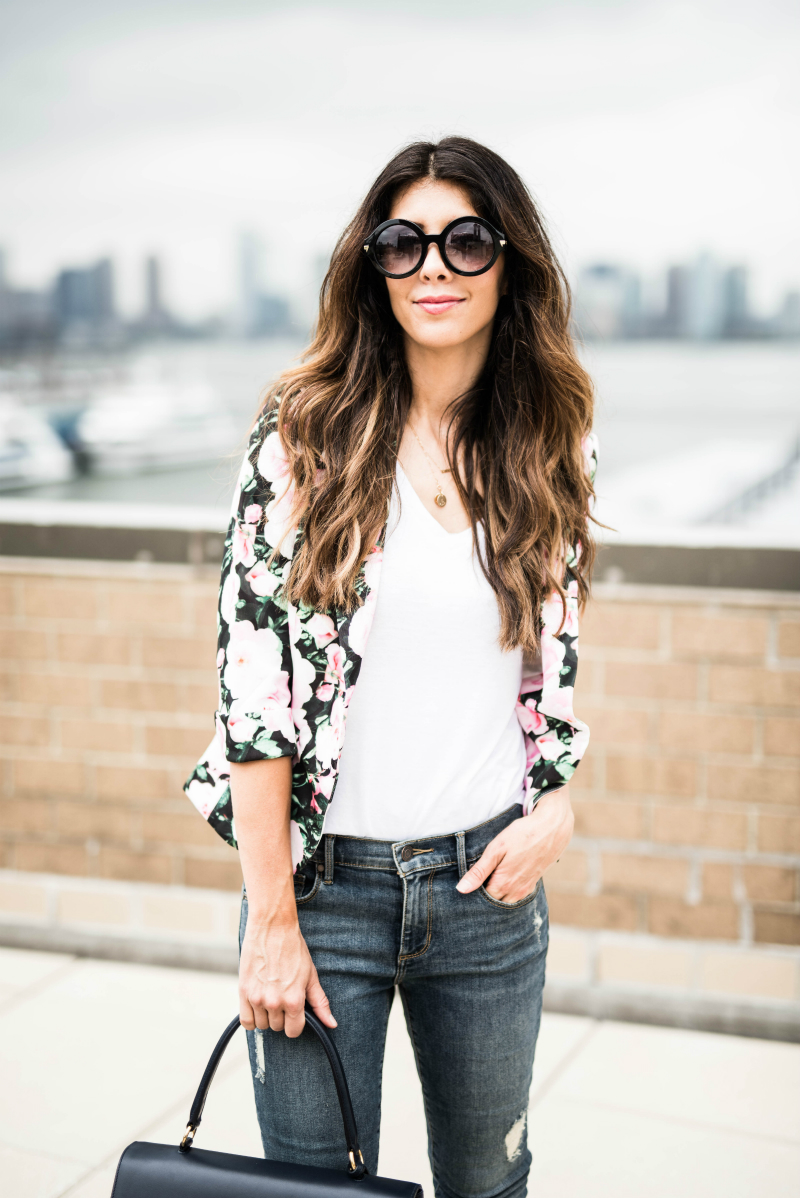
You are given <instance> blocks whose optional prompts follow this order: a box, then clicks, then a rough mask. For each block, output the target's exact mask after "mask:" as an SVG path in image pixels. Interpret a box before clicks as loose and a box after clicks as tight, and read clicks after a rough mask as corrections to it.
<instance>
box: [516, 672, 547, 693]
mask: <svg viewBox="0 0 800 1198" xmlns="http://www.w3.org/2000/svg"><path fill="white" fill-rule="evenodd" d="M543 686H544V675H543V674H542V672H541V670H540V671H539V673H538V674H526V675H525V676H524V677H523V679H522V686H521V687H520V692H519V693H520V694H521V695H528V694H530V692H531V691H540V690H541V689H542V687H543Z"/></svg>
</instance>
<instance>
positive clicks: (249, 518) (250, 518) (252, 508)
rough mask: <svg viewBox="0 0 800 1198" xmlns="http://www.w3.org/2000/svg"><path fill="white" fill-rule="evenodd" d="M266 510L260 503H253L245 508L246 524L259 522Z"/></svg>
mask: <svg viewBox="0 0 800 1198" xmlns="http://www.w3.org/2000/svg"><path fill="white" fill-rule="evenodd" d="M263 514H264V511H263V508H262V507H261V504H260V503H251V504H248V506H247V507H246V508H245V509H244V522H245V524H258V522H259V520H260V519H261V517H262V516H263Z"/></svg>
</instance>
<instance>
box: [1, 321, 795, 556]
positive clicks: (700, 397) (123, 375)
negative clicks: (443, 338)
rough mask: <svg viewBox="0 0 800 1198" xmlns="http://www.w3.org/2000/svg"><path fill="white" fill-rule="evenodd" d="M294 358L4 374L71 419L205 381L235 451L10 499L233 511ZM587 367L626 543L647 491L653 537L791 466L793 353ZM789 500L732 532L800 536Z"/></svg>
mask: <svg viewBox="0 0 800 1198" xmlns="http://www.w3.org/2000/svg"><path fill="white" fill-rule="evenodd" d="M301 348H302V346H301V345H300V344H299V343H297V342H292V341H261V342H236V343H232V342H230V343H229V342H203V343H165V344H163V345H159V346H150V347H147V348H142V349H139V350H135V351H129V352H127V353H125V354H119V355H111V356H104V357H102V358H100V357H95V358H92V357H84V358H77V357H75V356H70V357H63V358H53V359H49V360H48V361H47V362H46V363H43V362H38V363H37V362H35V361H32V362H30V363H27V364H19V363H17V364H15V365H14V366H13V367H10V368H9V367H8V366H7V368H6V369H5V371H4V372H3V373H2V374H0V378H1V379H2V382H3V384H4V385H5V387H6V388H7V389H13V390H15V391H16V392H17V394H19V395H20V396H21V397H22V398H24V399H25V401H26V402H28V403H31V404H34V405H36V406H41V407H43V408H45V409H47V410H48V411H49V412H50V413H53V412H62V413H63V412H68V411H70V410H71V409H77V408H79V407H80V406H81V405H83V404H85V402H86V401H87V399H88V398H89V396H90V395H91V394H92V392H93V391H94V390H95V389H96V388H97V387H98V386H102V385H106V386H107V385H109V384H110V383H113V382H120V381H123V382H124V381H133V380H136V379H148V378H149V379H160V380H162V381H167V382H176V383H182V382H197V381H205V382H208V383H210V384H211V386H212V387H213V388H214V389H215V392H216V393H217V395H218V397H219V403H220V405H222V406H224V408H225V409H226V410H227V411H228V412H229V413H230V414H231V417H232V420H233V422H234V425H235V431H236V433H237V437H238V440H236V443H235V444H234V445H233V446H226V447H225V452H223V453H220V454H219V455H218V456H217V457H216V458H215V459H214V460H212V461H208V462H204V463H200V464H196V465H192V466H184V467H181V468H172V469H165V470H162V471H158V472H151V473H147V474H138V475H131V476H121V477H114V478H97V477H92V476H86V475H84V476H80V477H78V478H75V479H74V480H72V481H69V482H64V483H51V484H48V485H44V486H38V487H35V488H26V489H25V490H24V491H18V492H16V493H15V496H16V497H20V498H22V497H26V496H27V497H30V498H37V499H41V498H48V499H53V500H98V501H103V502H109V501H111V502H114V501H116V502H125V503H143V502H144V503H157V504H181V505H195V504H197V505H203V506H213V507H227V506H228V503H229V501H230V495H231V491H232V487H233V485H234V481H235V477H236V473H237V470H238V465H239V461H240V459H241V452H242V449H243V446H244V443H245V439H246V436H247V432H248V429H249V427H250V423H251V421H252V418H253V415H254V413H255V411H256V410H257V407H258V402H259V395H260V393H261V391H262V390H263V388H264V386H265V385H266V384H267V383H268V382H269V381H270V380H271V379H272V378H274V377H275V376H276V375H277V374H278V373H279V372H280V370H281V369H283V368H284V367H285V366H287V365H288V364H289V363H290V362H291V361H292V359H293V358H294V357H295V356H296V355H297V354H298V353H299V352H300V350H301ZM582 355H583V358H584V361H585V364H586V366H587V368H588V369H589V371H590V372H591V374H592V376H593V378H594V380H595V383H596V388H597V409H596V420H595V429H596V431H597V433H598V435H599V439H600V446H601V453H600V474H599V477H598V491H599V494H600V497H601V508H602V505H603V504H606V505H611V506H607V509H606V510H607V511H608V512H611V511H612V507H613V514H614V516H615V518H616V527H617V528H619V529H620V531H621V532H625V530H626V527H629V526H631V525H632V524H633V523H635V522H636V519H637V516H638V517H641V512H642V511H643V510H644V509H643V508H642V487H643V486H644V487H645V489H646V490H647V489H648V488H649V494H647V495H645V500H647V501H648V502H649V507H647V503H646V504H645V507H647V511H648V514H647V520H648V521H649V522H650V523H651V524H652V523H656V524H658V523H661V524H662V525H663V524H665V523H670V522H671V523H673V524H679V525H687V524H693V523H694V524H696V523H702V521H703V519H704V518H705V517H707V515H708V512H709V511H711V510H712V509H715V505H716V507H717V508H718V507H719V505H720V504H721V503H723V502H724V501H727V500H728V499H729V498H731V496H732V494H733V493H734V492H736V490H737V486H738V488H739V490H742V489H743V488H744V486H745V484H746V483H749V481H750V479H749V476H748V472H747V470H746V469H742V468H741V467H740V466H738V465H736V463H737V462H744V463H745V464H747V461H748V458H749V459H750V462H751V464H752V468H753V471H755V472H756V473H758V471H760V470H762V469H766V466H764V467H762V466H761V464H760V463H761V462H768V461H772V460H773V459H775V460H778V459H780V458H781V455H783V456H784V457H786V456H787V455H788V454H789V451H790V449H791V446H792V445H793V444H794V443H795V442H796V441H797V439H798V437H800V346H798V345H796V344H795V345H793V344H787V343H783V344H770V343H741V342H740V343H719V344H706V345H704V344H696V345H695V344H687V343H663V342H628V343H615V344H600V343H594V344H591V345H588V346H586V347H585V348H584V349H583V351H582ZM726 447H727V448H726ZM726 462H727V470H726V469H725V463H726ZM642 468H644V470H643V469H642ZM643 478H644V482H643V481H642V480H643ZM701 483H702V485H700V484H701ZM676 488H680V489H681V496H680V502H678V496H677V492H676V490H675V489H676ZM687 488H688V490H689V492H690V496H689V500H688V501H687V497H686V494H685V492H686V490H687ZM781 488H782V489H781ZM695 492H696V493H697V502H696V504H695V506H694V507H693V506H692V500H691V496H692V495H694V494H695ZM7 494H8V493H7ZM671 494H672V496H674V498H671ZM797 494H798V491H797V479H796V478H794V479H792V478H791V477H790V478H788V481H787V484H786V486H783V484H781V487H779V488H778V491H777V492H776V493H775V494H773V495H771V496H770V497H768V500H765V501H764V503H763V504H762V505H761V508H758V509H757V510H754V511H749V512H744V513H742V514H741V515H740V516H738V517H737V520H738V522H739V523H741V524H742V525H743V526H744V525H747V526H748V527H750V528H751V529H752V528H756V529H757V528H758V527H759V520H762V522H764V521H766V520H767V515H768V526H769V527H770V528H775V527H778V526H781V525H782V523H783V524H784V525H785V524H787V522H788V523H789V524H794V525H796V526H798V527H800V521H798V520H797V514H796V511H795V502H796V498H797ZM610 522H612V523H613V522H614V521H610ZM766 527H767V525H766V524H765V528H766ZM765 535H766V532H765Z"/></svg>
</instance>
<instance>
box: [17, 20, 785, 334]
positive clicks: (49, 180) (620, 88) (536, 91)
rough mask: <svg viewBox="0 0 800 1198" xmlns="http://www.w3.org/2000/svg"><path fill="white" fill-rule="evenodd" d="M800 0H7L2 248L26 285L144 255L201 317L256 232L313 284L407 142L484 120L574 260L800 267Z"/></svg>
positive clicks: (761, 279) (772, 280) (468, 128)
mask: <svg viewBox="0 0 800 1198" xmlns="http://www.w3.org/2000/svg"><path fill="white" fill-rule="evenodd" d="M798 62H800V6H798V5H797V4H796V3H789V2H785V0H760V2H752V3H750V2H748V3H745V2H743V0H727V2H726V3H722V2H717V0H700V2H698V3H691V4H684V3H680V2H677V3H676V2H674V0H673V2H671V3H663V2H661V0H654V2H653V3H647V2H640V3H630V2H627V0H618V2H616V3H614V2H603V0H599V2H595V3H579V2H577V0H558V2H553V0H540V2H538V3H537V2H536V0H528V2H527V3H524V4H523V3H519V2H514V0H491V2H487V0H482V2H481V3H478V2H477V0H453V2H451V0H428V2H427V3H423V2H421V0H404V2H403V3H397V4H394V5H390V4H386V3H383V4H380V3H374V2H373V3H371V4H366V3H362V4H359V3H321V4H316V5H305V4H303V3H302V2H300V3H298V2H295V3H292V4H291V5H290V4H285V3H282V2H272V3H270V2H268V0H261V2H259V3H255V2H252V0H227V2H226V3H225V4H219V3H216V2H213V3H212V2H211V0H158V2H156V0H114V2H113V3H108V0H103V2H102V3H98V2H97V0H5V4H4V7H3V16H2V17H0V114H2V115H1V116H0V245H2V246H5V248H6V250H7V252H8V256H9V266H10V272H11V275H12V278H13V280H14V281H15V282H18V283H19V284H25V285H40V284H45V283H46V282H49V280H50V279H51V278H52V275H53V273H54V271H55V269H56V267H57V266H59V265H64V264H81V263H83V262H87V261H90V260H92V259H93V258H96V257H98V256H100V255H101V254H111V255H112V256H113V257H114V258H115V260H116V262H117V264H118V276H119V280H120V290H121V292H122V300H123V302H124V304H125V306H126V308H127V309H128V310H129V311H135V310H136V309H137V307H138V306H140V305H141V302H142V296H141V290H142V288H141V278H140V276H141V266H140V260H141V257H142V256H143V255H144V254H145V253H147V252H151V251H156V252H158V253H160V254H161V255H162V256H163V258H164V262H165V267H166V271H167V298H168V299H169V301H170V303H171V304H172V306H173V307H174V308H175V309H176V310H178V311H180V312H181V313H183V314H186V315H191V316H201V315H204V314H206V313H209V312H213V311H220V310H222V309H224V308H225V307H226V306H227V305H229V304H230V303H231V301H232V298H233V294H234V258H235V243H236V236H237V231H239V230H242V229H252V230H255V231H257V232H259V233H260V234H261V235H262V236H263V237H264V239H265V241H266V242H267V244H268V247H269V270H270V275H271V281H272V282H273V284H274V285H275V286H276V287H279V288H281V289H286V290H288V291H289V292H290V293H292V294H294V295H297V296H301V295H302V294H303V293H304V291H305V292H307V290H308V286H309V280H310V277H311V266H310V263H311V261H312V259H313V256H314V255H315V254H319V253H320V252H323V251H325V250H327V249H329V248H330V246H331V245H332V243H333V241H334V239H335V236H336V234H337V233H338V231H339V230H340V228H341V227H342V225H343V224H344V223H345V221H346V220H347V218H348V216H349V215H350V214H351V213H352V211H353V209H354V207H355V206H356V204H357V202H358V200H359V198H360V196H361V194H362V192H363V191H364V189H365V188H366V186H367V185H368V183H369V182H370V181H371V179H372V177H373V176H374V175H375V173H376V172H377V171H378V170H379V169H380V167H381V166H382V165H383V164H384V162H385V161H386V159H387V158H388V157H389V156H390V155H391V154H392V153H393V151H394V150H395V149H397V148H398V147H399V146H400V145H402V144H403V143H405V142H407V141H409V140H411V139H414V138H417V137H426V138H427V137H437V136H440V135H442V134H445V133H449V132H458V133H465V134H468V135H469V136H471V137H475V138H477V139H479V140H482V141H485V142H487V143H488V144H489V145H491V146H493V147H494V148H495V149H497V150H498V151H499V152H500V153H502V154H504V155H505V156H506V157H507V158H508V159H509V161H510V162H512V163H513V165H514V166H516V167H517V168H518V169H519V170H520V171H521V173H522V174H523V175H524V177H525V179H526V180H527V182H528V183H529V185H530V186H531V188H532V190H533V192H534V194H535V195H536V197H537V198H538V199H539V201H540V203H541V205H542V207H543V209H544V212H545V215H546V217H547V218H548V220H549V223H550V226H551V229H552V231H553V233H554V237H555V241H556V245H557V246H558V248H559V250H560V251H561V253H562V255H563V257H564V259H565V261H566V263H567V265H568V267H569V268H570V269H571V270H574V269H575V268H576V267H577V265H579V264H580V263H582V262H585V261H589V260H596V259H606V260H607V259H611V260H620V261H623V262H627V263H629V264H631V265H634V266H638V267H642V268H644V269H646V270H653V271H654V270H656V269H657V268H659V267H660V266H661V265H662V264H664V263H665V262H668V261H674V260H681V259H686V258H688V257H691V256H693V255H694V254H696V253H697V252H698V251H700V250H702V249H706V248H708V249H710V250H711V251H713V252H715V253H717V254H718V255H720V256H721V257H723V258H725V259H730V260H733V261H747V262H749V263H750V264H751V265H752V267H753V269H754V272H755V281H756V284H757V296H758V299H759V300H760V302H761V303H762V304H771V303H773V302H774V301H775V300H776V299H777V296H778V294H779V292H780V291H781V290H782V289H783V288H785V287H788V286H791V285H794V286H797V285H798V284H800V241H799V239H798V231H797V228H798V210H800V195H799V193H800V186H798V184H799V182H800V170H799V169H798V153H797V144H798V119H797V118H798V111H800V102H799V101H800V71H798Z"/></svg>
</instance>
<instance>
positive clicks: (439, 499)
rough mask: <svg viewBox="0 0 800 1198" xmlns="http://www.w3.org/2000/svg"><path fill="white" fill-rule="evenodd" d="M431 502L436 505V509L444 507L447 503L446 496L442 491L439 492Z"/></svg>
mask: <svg viewBox="0 0 800 1198" xmlns="http://www.w3.org/2000/svg"><path fill="white" fill-rule="evenodd" d="M433 502H434V503H435V504H436V506H437V507H444V505H445V504H446V503H447V496H446V495H445V494H444V492H443V491H440V492H439V494H438V495H437V496H436V498H435V499H434V501H433Z"/></svg>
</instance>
